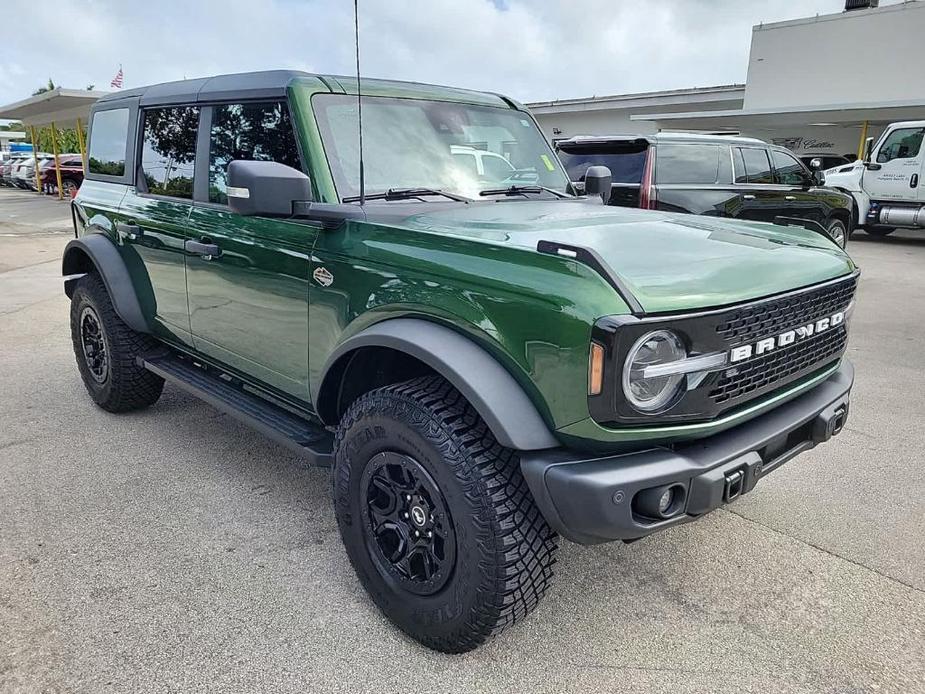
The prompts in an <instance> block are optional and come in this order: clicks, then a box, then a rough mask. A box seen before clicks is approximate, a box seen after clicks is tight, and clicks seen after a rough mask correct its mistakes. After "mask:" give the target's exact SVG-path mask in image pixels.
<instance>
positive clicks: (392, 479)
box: [360, 451, 456, 595]
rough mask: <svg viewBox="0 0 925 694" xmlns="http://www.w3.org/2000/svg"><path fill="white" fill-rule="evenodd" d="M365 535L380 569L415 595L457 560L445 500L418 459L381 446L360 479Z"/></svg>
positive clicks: (438, 583) (438, 581) (443, 577)
mask: <svg viewBox="0 0 925 694" xmlns="http://www.w3.org/2000/svg"><path fill="white" fill-rule="evenodd" d="M360 488H361V490H362V492H361V493H362V497H363V498H364V499H365V501H366V503H365V505H364V506H363V507H362V513H363V522H364V526H365V530H366V541H367V545H368V546H369V548H370V551H371V555H372V556H373V558H374V560H375V561H376V564H377V565H378V567H379V569H380V571H382V572H383V574H384V575H385V576H388V577H389V578H391V579H392V580H394V581H395V582H396V583H397V584H398V585H399V586H401V587H402V588H404V589H405V590H407V591H410V592H412V593H415V594H417V595H431V594H433V593H436V592H437V591H438V590H440V589H441V588H442V587H443V586H444V584H445V583H446V581H447V579H448V578H449V577H450V575H451V574H452V572H453V567H454V565H455V563H456V539H455V536H454V533H453V530H452V528H453V524H452V520H451V519H450V516H449V511H448V510H447V505H446V500H445V499H444V498H443V494H442V493H441V492H440V490H439V489H438V488H437V485H436V483H435V482H434V480H433V478H432V477H431V476H430V474H429V473H428V472H427V470H425V469H424V468H423V467H422V466H421V465H420V463H418V462H417V461H416V460H414V459H413V458H411V457H410V456H408V455H405V454H403V453H396V452H391V451H389V452H383V453H379V454H377V455H376V456H374V457H373V458H372V459H371V460H370V461H369V463H368V464H367V466H366V469H365V471H364V472H363V477H362V479H361V481H360Z"/></svg>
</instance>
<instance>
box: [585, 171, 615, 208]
mask: <svg viewBox="0 0 925 694" xmlns="http://www.w3.org/2000/svg"><path fill="white" fill-rule="evenodd" d="M611 192H613V175H612V174H611V173H610V169H608V168H607V167H606V166H589V167H588V170H587V171H586V172H585V195H600V196H601V200H603V201H604V204H605V205H606V204H607V203H608V202H610V194H611Z"/></svg>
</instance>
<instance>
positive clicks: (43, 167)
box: [0, 152, 83, 196]
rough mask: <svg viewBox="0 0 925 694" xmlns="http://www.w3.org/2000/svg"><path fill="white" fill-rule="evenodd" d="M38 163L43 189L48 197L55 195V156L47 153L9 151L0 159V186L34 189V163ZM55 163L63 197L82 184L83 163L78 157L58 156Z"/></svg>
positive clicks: (75, 155) (56, 189) (56, 187)
mask: <svg viewBox="0 0 925 694" xmlns="http://www.w3.org/2000/svg"><path fill="white" fill-rule="evenodd" d="M36 159H37V160H38V165H39V180H40V181H41V186H42V190H43V191H44V192H45V193H48V194H57V192H58V177H57V174H56V173H55V157H54V155H53V154H49V153H47V152H39V153H38V154H36V155H33V154H32V152H10V153H8V156H7V157H5V158H3V159H2V160H0V184H2V185H5V186H8V187H10V188H22V189H24V190H35V189H36V187H35V178H36V177H35V163H36ZM58 164H59V167H60V169H61V185H62V187H63V188H64V192H65V194H66V195H68V196H70V195H71V194H72V192H73V191H75V190H77V189H79V188H80V184H81V183H83V162H82V161H81V157H80V155H79V154H72V153H68V154H59V155H58Z"/></svg>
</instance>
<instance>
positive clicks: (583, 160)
mask: <svg viewBox="0 0 925 694" xmlns="http://www.w3.org/2000/svg"><path fill="white" fill-rule="evenodd" d="M556 149H557V151H558V154H559V158H560V159H561V161H562V164H563V165H564V166H565V169H566V171H567V172H568V174H569V178H570V179H571V180H572V182H573V183H574V184H575V185H576V186H577V187H579V188H581V187H582V185H583V180H584V177H585V175H586V173H587V171H588V169H589V167H592V166H602V167H607V168H608V169H609V170H610V173H611V176H612V190H611V194H610V195H609V200H608V204H610V205H615V206H619V207H639V208H643V209H650V210H662V211H665V212H686V213H690V214H698V215H708V216H711V217H735V218H739V219H746V220H754V221H764V222H774V221H781V220H782V219H783V220H788V221H790V220H793V221H796V220H799V222H814V223H816V224H818V225H820V226H821V227H822V228H824V230H825V231H826V232H828V234H829V236H831V237H832V239H833V240H834V241H835V242H836V243H837V244H838V245H839V246H841V247H843V248H844V246H845V244H846V243H847V240H848V237H849V235H850V233H851V230H852V228H853V226H854V225H855V224H856V223H857V218H856V216H854V215H853V214H852V208H853V201H852V198H851V196H850V195H848V194H846V193H844V192H841V191H837V190H834V189H832V188H826V187H823V184H824V182H825V177H824V175H823V174H822V172H821V171H815V172H814V171H810V169H809V168H807V167H806V165H805V164H804V163H803V162H802V161H800V160H799V159H797V157H796V156H794V155H793V154H792V153H791V152H790V151H789V150H787V149H785V148H784V147H779V146H776V145H769V144H767V143H766V142H763V141H762V140H757V139H754V138H750V137H730V136H718V135H702V134H696V133H659V134H658V135H647V136H638V135H615V136H600V137H598V136H595V137H573V138H570V139H568V140H561V141H559V142H557V143H556ZM817 165H819V166H821V163H819V162H817ZM799 222H797V223H799Z"/></svg>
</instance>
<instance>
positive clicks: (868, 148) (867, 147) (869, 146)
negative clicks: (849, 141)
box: [864, 137, 874, 164]
mask: <svg viewBox="0 0 925 694" xmlns="http://www.w3.org/2000/svg"><path fill="white" fill-rule="evenodd" d="M873 149H874V138H872V137H868V138H867V139H866V140H864V163H865V164H869V163H870V154H871V152H872V151H873Z"/></svg>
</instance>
